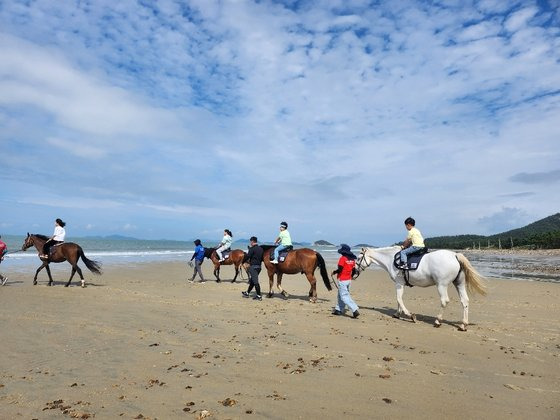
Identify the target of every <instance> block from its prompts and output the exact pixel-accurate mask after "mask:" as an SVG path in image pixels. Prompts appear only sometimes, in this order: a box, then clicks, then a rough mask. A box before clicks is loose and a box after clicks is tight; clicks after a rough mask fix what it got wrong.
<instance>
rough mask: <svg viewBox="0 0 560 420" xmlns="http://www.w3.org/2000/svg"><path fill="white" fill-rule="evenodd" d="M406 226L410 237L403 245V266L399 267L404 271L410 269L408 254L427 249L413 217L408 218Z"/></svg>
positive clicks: (405, 222)
mask: <svg viewBox="0 0 560 420" xmlns="http://www.w3.org/2000/svg"><path fill="white" fill-rule="evenodd" d="M404 225H405V227H406V230H408V235H407V237H406V239H405V240H404V242H403V244H402V251H401V265H400V266H399V268H400V269H402V270H406V269H408V254H412V253H414V252H416V251H420V250H421V249H422V248H424V247H425V245H424V238H423V237H422V234H421V233H420V231H419V230H418V229H417V228H416V227H414V226H415V225H416V221H415V220H414V219H413V218H412V217H407V219H406V220H405V221H404Z"/></svg>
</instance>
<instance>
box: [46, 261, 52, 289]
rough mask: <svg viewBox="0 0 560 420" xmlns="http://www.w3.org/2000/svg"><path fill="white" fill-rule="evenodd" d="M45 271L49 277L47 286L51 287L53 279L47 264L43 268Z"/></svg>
mask: <svg viewBox="0 0 560 420" xmlns="http://www.w3.org/2000/svg"><path fill="white" fill-rule="evenodd" d="M45 269H46V270H47V274H48V275H49V283H48V285H47V286H52V284H53V278H52V275H51V268H50V267H49V264H48V263H47V265H46V266H45Z"/></svg>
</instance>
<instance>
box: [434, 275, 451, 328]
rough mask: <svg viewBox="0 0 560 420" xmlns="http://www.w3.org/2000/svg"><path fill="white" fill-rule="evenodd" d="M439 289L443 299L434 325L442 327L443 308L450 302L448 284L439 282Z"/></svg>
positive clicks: (440, 296)
mask: <svg viewBox="0 0 560 420" xmlns="http://www.w3.org/2000/svg"><path fill="white" fill-rule="evenodd" d="M437 290H438V293H439V298H440V301H441V308H440V310H439V314H438V316H437V318H436V320H435V321H434V327H436V328H439V327H441V321H442V320H443V310H444V309H445V307H446V306H447V304H448V303H449V295H448V294H447V285H443V284H438V286H437Z"/></svg>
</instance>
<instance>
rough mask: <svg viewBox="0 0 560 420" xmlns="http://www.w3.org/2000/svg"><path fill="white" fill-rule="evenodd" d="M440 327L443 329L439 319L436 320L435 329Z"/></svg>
mask: <svg viewBox="0 0 560 420" xmlns="http://www.w3.org/2000/svg"><path fill="white" fill-rule="evenodd" d="M439 327H441V322H439V319H436V320H435V321H434V328H439Z"/></svg>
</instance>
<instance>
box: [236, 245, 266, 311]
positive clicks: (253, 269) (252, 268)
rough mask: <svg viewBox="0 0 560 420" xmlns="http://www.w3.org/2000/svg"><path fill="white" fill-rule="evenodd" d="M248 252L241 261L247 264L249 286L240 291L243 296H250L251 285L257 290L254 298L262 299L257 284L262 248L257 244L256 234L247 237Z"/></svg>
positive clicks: (259, 287)
mask: <svg viewBox="0 0 560 420" xmlns="http://www.w3.org/2000/svg"><path fill="white" fill-rule="evenodd" d="M249 241H250V245H249V252H247V254H245V257H244V258H243V263H248V264H249V287H248V288H247V291H246V292H241V294H242V295H243V297H246V298H248V297H249V296H250V293H251V291H252V290H253V287H254V288H255V291H256V292H257V294H256V296H255V297H254V298H253V299H254V300H262V296H261V286H260V284H259V273H260V272H261V263H262V260H263V252H264V251H263V249H262V247H260V246H259V244H258V240H257V237H256V236H251V239H249Z"/></svg>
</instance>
